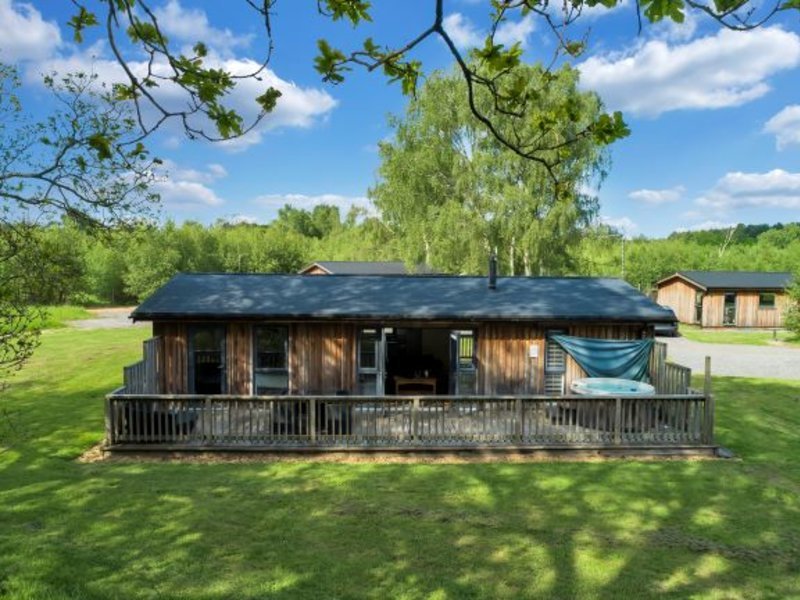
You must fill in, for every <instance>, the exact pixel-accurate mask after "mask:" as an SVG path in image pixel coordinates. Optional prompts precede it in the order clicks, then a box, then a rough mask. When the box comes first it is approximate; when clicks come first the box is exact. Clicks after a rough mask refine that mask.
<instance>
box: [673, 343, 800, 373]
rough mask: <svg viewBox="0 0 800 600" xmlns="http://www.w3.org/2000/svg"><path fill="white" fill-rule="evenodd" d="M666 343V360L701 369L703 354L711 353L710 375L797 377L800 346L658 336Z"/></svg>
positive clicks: (703, 363)
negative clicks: (705, 340) (711, 342)
mask: <svg viewBox="0 0 800 600" xmlns="http://www.w3.org/2000/svg"><path fill="white" fill-rule="evenodd" d="M658 339H659V341H661V342H666V344H667V347H668V348H667V357H668V358H669V360H671V361H673V362H676V363H678V364H681V365H685V366H687V367H690V368H691V369H692V371H694V372H695V373H702V372H703V369H704V368H705V366H704V365H705V357H706V356H710V357H711V373H712V375H731V376H734V377H767V378H771V379H800V348H791V347H788V346H746V345H742V344H706V343H701V342H692V341H690V340H687V339H686V338H682V337H677V338H658Z"/></svg>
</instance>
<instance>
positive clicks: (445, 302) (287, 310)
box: [131, 273, 675, 321]
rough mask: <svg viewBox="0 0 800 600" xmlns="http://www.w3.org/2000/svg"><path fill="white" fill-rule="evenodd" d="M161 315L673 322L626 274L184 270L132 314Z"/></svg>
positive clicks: (152, 317) (153, 317)
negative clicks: (492, 280)
mask: <svg viewBox="0 0 800 600" xmlns="http://www.w3.org/2000/svg"><path fill="white" fill-rule="evenodd" d="M131 316H132V317H133V318H134V319H137V320H161V319H299V320H304V319H332V320H335V319H361V320H365V319H375V320H380V319H396V320H452V321H460V320H475V321H485V320H530V321H540V320H600V321H605V320H608V321H674V320H675V315H674V313H673V312H672V311H671V310H670V309H667V308H664V307H661V306H659V305H658V304H656V303H655V302H653V301H652V300H651V299H650V298H648V297H647V296H645V295H644V294H642V293H641V292H639V291H638V290H636V289H635V288H633V287H632V286H631V285H629V284H628V283H626V282H624V281H622V280H621V279H604V278H593V277H499V278H498V280H497V289H495V290H490V289H489V288H488V285H487V278H486V277H460V276H445V275H402V276H392V275H328V276H319V277H310V276H305V275H267V274H250V275H247V274H222V273H193V274H189V273H183V274H179V275H176V276H175V277H173V278H172V279H171V280H170V281H168V282H167V283H166V284H164V285H163V286H162V287H161V288H159V289H158V290H157V291H156V292H155V293H154V294H153V295H152V296H150V297H149V298H148V299H147V300H145V301H144V302H143V303H142V304H141V305H140V306H139V307H138V308H137V309H136V310H134V311H133V313H132V315H131Z"/></svg>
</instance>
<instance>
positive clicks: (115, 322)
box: [67, 306, 149, 329]
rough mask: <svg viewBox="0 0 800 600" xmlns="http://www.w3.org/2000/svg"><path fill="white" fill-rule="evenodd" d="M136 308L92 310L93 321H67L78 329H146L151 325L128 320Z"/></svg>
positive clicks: (90, 310)
mask: <svg viewBox="0 0 800 600" xmlns="http://www.w3.org/2000/svg"><path fill="white" fill-rule="evenodd" d="M134 308H135V307H133V306H130V307H127V306H126V307H118V308H92V309H89V312H90V313H91V314H92V318H91V319H80V320H78V321H67V323H69V326H70V327H75V328H77V329H120V328H123V327H145V326H147V325H149V323H146V322H142V321H139V322H138V323H134V322H133V321H131V320H130V319H129V318H128V315H130V314H131V312H133V309H134Z"/></svg>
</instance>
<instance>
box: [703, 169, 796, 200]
mask: <svg viewBox="0 0 800 600" xmlns="http://www.w3.org/2000/svg"><path fill="white" fill-rule="evenodd" d="M697 203H698V204H700V205H701V206H710V207H712V208H717V209H723V210H726V209H737V208H748V207H762V208H763V207H772V208H789V209H795V208H800V173H788V172H786V171H784V170H782V169H774V170H772V171H769V172H767V173H741V172H734V173H727V174H726V175H725V176H724V177H722V178H721V179H719V181H717V183H716V184H715V185H714V187H713V188H712V189H711V190H710V191H709V192H708V193H706V194H705V195H704V196H702V197H701V198H698V199H697Z"/></svg>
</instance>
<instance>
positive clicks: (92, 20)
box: [67, 5, 97, 44]
mask: <svg viewBox="0 0 800 600" xmlns="http://www.w3.org/2000/svg"><path fill="white" fill-rule="evenodd" d="M96 25H97V15H95V14H94V13H93V12H89V11H88V10H86V7H84V6H83V5H81V6H80V7H79V10H78V14H77V15H72V18H71V19H70V20H69V21H67V26H68V27H71V28H72V31H73V38H74V39H75V41H76V42H77V43H79V44H80V43H81V42H83V30H84V29H85V28H87V27H94V26H96Z"/></svg>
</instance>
